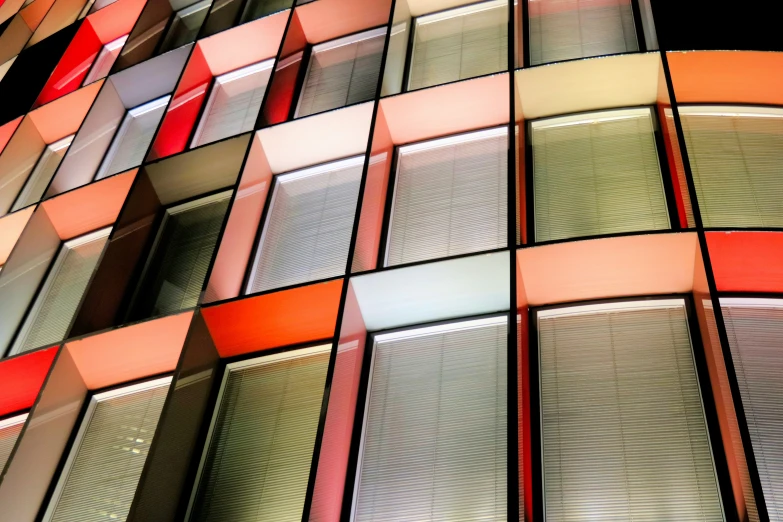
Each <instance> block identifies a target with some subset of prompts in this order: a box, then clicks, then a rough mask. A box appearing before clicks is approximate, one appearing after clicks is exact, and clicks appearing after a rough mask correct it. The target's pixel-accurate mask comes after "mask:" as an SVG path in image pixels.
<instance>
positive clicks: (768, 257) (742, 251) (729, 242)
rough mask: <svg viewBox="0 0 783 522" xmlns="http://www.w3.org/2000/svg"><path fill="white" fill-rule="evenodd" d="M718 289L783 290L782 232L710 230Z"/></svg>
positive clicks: (711, 249)
mask: <svg viewBox="0 0 783 522" xmlns="http://www.w3.org/2000/svg"><path fill="white" fill-rule="evenodd" d="M707 246H708V248H709V252H710V259H711V260H712V271H713V273H714V274H715V283H716V284H717V287H718V291H719V292H773V293H778V292H783V233H781V232H707Z"/></svg>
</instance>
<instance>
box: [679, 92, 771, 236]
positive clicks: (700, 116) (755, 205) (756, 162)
mask: <svg viewBox="0 0 783 522" xmlns="http://www.w3.org/2000/svg"><path fill="white" fill-rule="evenodd" d="M679 114H680V120H681V121H682V129H683V132H684V133H685V145H686V147H687V149H688V150H687V152H688V159H689V161H690V164H691V172H692V173H693V182H694V184H695V185H696V197H697V198H698V200H699V210H700V212H701V219H702V222H703V223H704V226H705V227H783V184H781V183H780V179H781V176H783V109H779V108H770V107H752V106H748V107H729V106H685V107H680V108H679Z"/></svg>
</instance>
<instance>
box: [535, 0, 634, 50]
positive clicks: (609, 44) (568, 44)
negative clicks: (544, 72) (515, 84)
mask: <svg viewBox="0 0 783 522" xmlns="http://www.w3.org/2000/svg"><path fill="white" fill-rule="evenodd" d="M527 1H528V9H529V13H530V63H531V64H532V65H538V64H542V63H549V62H559V61H563V60H572V59H575V58H588V57H590V56H603V55H607V54H617V53H629V52H635V51H638V50H639V43H638V41H637V40H636V27H635V26H634V20H633V9H632V8H631V0H527Z"/></svg>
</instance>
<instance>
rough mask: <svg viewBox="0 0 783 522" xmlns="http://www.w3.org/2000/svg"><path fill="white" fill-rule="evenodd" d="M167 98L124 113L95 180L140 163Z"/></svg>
mask: <svg viewBox="0 0 783 522" xmlns="http://www.w3.org/2000/svg"><path fill="white" fill-rule="evenodd" d="M170 97H171V96H164V97H162V98H158V99H157V100H153V101H151V102H149V103H145V104H144V105H140V106H138V107H136V108H134V109H131V110H129V111H128V112H127V113H126V114H125V118H124V119H123V120H122V124H121V125H120V127H119V129H118V130H117V134H115V135H114V140H113V141H112V143H111V146H110V147H109V150H108V151H107V152H106V156H105V157H104V158H103V163H102V164H101V167H100V169H98V174H97V175H96V176H95V179H102V178H105V177H106V176H111V175H112V174H117V173H119V172H123V171H125V170H128V169H132V168H133V167H138V166H139V165H141V163H142V161H144V157H145V156H146V155H147V149H148V148H149V146H150V143H151V142H152V138H153V137H154V136H155V131H156V130H157V128H158V123H160V120H161V118H163V114H164V113H165V112H166V105H167V104H168V102H169V98H170Z"/></svg>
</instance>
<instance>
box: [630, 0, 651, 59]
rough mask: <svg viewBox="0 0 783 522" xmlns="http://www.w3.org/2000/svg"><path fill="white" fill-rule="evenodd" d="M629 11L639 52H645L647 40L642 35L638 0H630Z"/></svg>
mask: <svg viewBox="0 0 783 522" xmlns="http://www.w3.org/2000/svg"><path fill="white" fill-rule="evenodd" d="M631 11H632V12H633V25H634V30H635V31H636V41H637V43H638V44H639V52H641V53H645V52H647V40H646V38H645V37H644V22H643V21H642V11H641V9H640V8H639V0H631Z"/></svg>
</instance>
